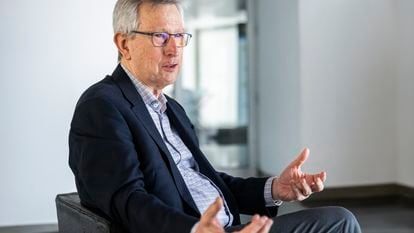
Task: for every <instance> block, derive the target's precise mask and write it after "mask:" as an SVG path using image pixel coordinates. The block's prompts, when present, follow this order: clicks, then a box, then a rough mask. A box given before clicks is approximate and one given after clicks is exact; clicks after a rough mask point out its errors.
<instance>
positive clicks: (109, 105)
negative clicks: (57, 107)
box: [69, 0, 360, 233]
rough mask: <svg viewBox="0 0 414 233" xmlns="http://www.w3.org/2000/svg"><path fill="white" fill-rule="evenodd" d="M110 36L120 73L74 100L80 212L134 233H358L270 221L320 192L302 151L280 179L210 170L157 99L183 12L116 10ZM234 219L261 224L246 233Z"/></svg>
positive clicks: (182, 40) (178, 52)
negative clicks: (284, 207)
mask: <svg viewBox="0 0 414 233" xmlns="http://www.w3.org/2000/svg"><path fill="white" fill-rule="evenodd" d="M113 27H114V32H115V35H114V41H115V44H116V46H117V48H118V51H119V61H120V64H119V65H118V66H117V67H116V69H115V71H114V72H113V74H112V75H110V76H107V77H105V78H104V79H103V80H102V81H100V82H98V83H96V84H95V85H93V86H91V87H90V88H89V89H88V90H87V91H85V93H84V94H83V95H82V96H81V97H80V99H79V102H78V104H77V106H76V110H75V113H74V116H73V120H72V124H71V129H70V135H69V147H70V155H69V163H70V167H71V169H72V171H73V173H74V174H75V179H76V185H77V189H78V192H79V196H80V198H81V201H82V204H83V205H85V206H88V207H90V208H93V209H95V210H97V211H100V212H101V213H102V214H104V215H106V216H107V217H108V218H110V219H111V220H112V221H113V222H114V223H117V224H119V225H120V226H122V227H123V229H124V230H126V231H128V232H134V233H141V232H142V233H167V232H168V233H175V232H176V233H186V232H187V233H190V232H196V233H203V232H225V231H231V232H233V231H237V230H239V232H242V233H266V232H347V233H349V232H360V230H359V226H358V223H357V222H356V220H355V218H354V217H353V215H352V214H351V213H349V212H348V211H347V210H345V209H343V208H338V207H327V208H316V209H310V210H305V211H301V212H297V213H293V214H288V215H283V216H280V217H274V216H276V214H277V209H278V206H279V205H280V204H281V203H282V201H297V200H298V201H300V200H303V199H305V198H307V197H308V196H309V195H311V194H312V193H313V192H319V191H322V189H323V183H324V181H325V179H326V174H325V173H324V172H321V173H319V174H314V175H311V174H305V173H303V172H302V171H301V165H302V164H303V163H304V162H305V160H306V159H307V157H308V155H309V150H308V149H305V150H304V151H303V152H302V153H300V154H299V156H298V157H297V158H296V159H295V160H294V161H293V162H292V163H291V164H290V165H289V166H288V167H287V168H286V169H285V170H284V172H282V174H280V176H279V177H267V178H248V179H243V178H237V177H232V176H230V175H227V174H224V173H219V172H217V171H216V170H214V168H213V167H212V166H211V165H210V163H209V162H208V161H207V159H206V158H205V156H204V155H203V153H202V152H201V151H200V149H199V144H198V139H197V136H196V134H195V132H194V127H193V125H192V124H191V122H190V120H189V119H188V118H187V115H186V113H185V111H184V109H183V108H182V107H181V106H180V105H179V104H178V103H177V102H176V101H175V100H174V99H172V98H170V97H168V96H167V95H165V94H163V92H162V90H163V89H164V88H165V87H166V86H168V85H170V84H173V83H174V82H175V81H176V78H177V75H178V72H179V70H180V66H181V62H182V55H183V49H184V47H185V46H186V45H187V43H188V42H189V39H190V38H191V35H190V34H188V33H186V32H185V28H184V23H183V18H182V13H181V7H180V5H179V2H177V1H175V0H152V1H151V0H118V2H117V3H116V6H115V9H114V13H113ZM239 213H245V214H252V215H253V214H255V213H257V214H256V215H254V216H253V218H252V221H251V222H250V223H249V224H247V225H246V226H242V225H240V218H239ZM259 215H262V217H260V216H259ZM272 224H273V225H272Z"/></svg>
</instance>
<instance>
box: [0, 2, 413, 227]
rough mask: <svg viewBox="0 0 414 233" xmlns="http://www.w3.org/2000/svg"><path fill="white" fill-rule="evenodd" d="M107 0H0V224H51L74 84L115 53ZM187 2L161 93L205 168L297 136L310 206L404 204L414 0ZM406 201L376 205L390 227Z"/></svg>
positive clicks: (246, 172)
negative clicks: (179, 112)
mask: <svg viewBox="0 0 414 233" xmlns="http://www.w3.org/2000/svg"><path fill="white" fill-rule="evenodd" d="M114 4H115V0H112V1H98V0H89V1H81V0H73V1H53V0H38V1H27V0H15V1H7V2H6V1H1V2H0V31H1V37H0V51H1V54H0V66H1V78H0V107H1V114H0V129H1V130H0V187H1V189H0V190H1V191H0V207H1V208H0V232H12V231H11V229H12V228H11V227H12V226H17V228H16V227H14V228H13V229H14V230H15V231H14V232H18V230H16V229H23V228H18V227H19V226H30V228H25V231H26V232H40V230H39V229H41V227H42V226H47V227H46V228H47V229H54V228H56V222H57V218H56V209H55V203H54V198H55V196H56V194H58V193H65V192H74V191H76V188H75V184H74V178H73V175H72V173H71V171H70V169H69V167H68V143H67V138H68V131H69V126H70V121H71V117H72V114H73V110H74V107H75V104H76V101H77V99H78V98H79V96H80V94H81V93H82V92H83V91H84V90H85V89H86V88H87V87H88V86H90V85H91V84H93V83H95V82H97V81H99V80H101V79H102V78H103V77H104V76H105V75H106V74H110V73H112V71H113V69H114V68H115V66H116V64H117V51H116V48H115V46H114V44H113V42H112V36H113V32H112V21H111V20H112V10H113V6H114ZM185 6H186V10H185V21H186V28H187V31H188V32H190V33H192V34H193V38H192V40H191V41H190V44H189V46H187V47H186V48H185V55H184V65H183V67H182V72H181V75H180V76H181V77H180V78H179V80H178V81H177V83H176V84H175V85H174V86H171V87H169V88H167V90H166V92H167V93H168V94H170V95H172V96H174V97H175V98H176V99H177V100H178V101H179V102H180V103H182V105H183V106H184V107H185V109H186V111H187V113H188V115H189V116H190V118H191V120H192V121H193V123H194V124H195V126H196V129H197V133H198V135H199V138H200V142H201V147H202V150H203V151H204V152H205V154H206V156H207V157H208V159H209V160H210V161H211V162H212V163H213V165H214V167H215V168H216V169H217V170H222V171H226V172H228V173H231V174H233V175H238V176H252V175H277V174H279V173H280V172H281V170H282V169H283V168H284V167H286V166H287V165H288V163H289V162H290V161H291V160H292V159H294V158H295V157H296V155H297V154H298V153H299V152H300V151H301V150H302V149H303V148H304V147H309V148H310V150H311V155H310V158H309V160H308V161H307V163H306V165H305V167H304V169H305V170H306V171H308V172H319V171H320V170H325V171H327V173H328V180H327V190H326V193H325V194H324V195H322V194H321V195H319V196H318V195H315V199H314V202H312V200H310V202H309V205H314V204H313V203H316V202H318V203H322V202H326V201H329V202H333V203H334V204H335V203H336V204H337V203H339V204H341V202H340V201H341V200H344V199H353V198H356V199H358V198H364V200H367V199H370V200H372V198H374V199H378V198H382V197H384V198H388V199H386V200H387V201H385V202H386V204H389V205H390V206H385V207H383V209H369V210H368V213H371V212H372V214H381V213H386V212H387V208H388V209H389V208H394V207H396V206H400V205H401V203H402V206H405V207H407V206H412V203H413V199H414V178H413V177H414V168H413V165H414V150H413V149H412V145H413V144H414V121H413V119H414V105H413V102H414V46H413V41H414V1H412V0H225V1H224V0H191V1H186V2H185ZM390 197H391V199H390ZM397 199H398V200H401V201H399V202H398V203H397V202H395V200H397ZM335 200H337V201H335ZM378 200H382V199H378ZM380 202H382V201H380ZM382 203H383V202H382ZM342 204H344V205H345V204H346V203H342ZM288 206H289V205H288ZM373 206H374V207H378V205H377V204H376V203H374V204H373ZM354 207H355V206H354ZM405 207H404V208H403V207H401V208H402V209H397V210H396V211H397V212H398V211H400V213H401V211H402V215H397V216H391V217H390V216H382V217H384V219H386V220H387V219H390V218H392V217H393V218H396V219H399V220H401V219H403V220H405V219H407V221H402V222H401V224H400V225H393V226H388V227H390V228H389V229H391V227H394V228H395V229H397V228H398V227H400V230H401V231H392V232H414V225H413V223H412V219H414V211H413V210H412V209H406V208H405ZM295 208H305V207H304V206H293V207H292V210H293V209H295ZM350 208H353V207H352V206H351V207H350ZM355 208H356V209H355V211H356V212H357V213H359V212H358V211H361V212H360V213H361V219H364V218H365V219H368V220H367V222H366V223H363V225H364V227H367V228H366V229H367V231H365V232H380V231H378V230H372V229H371V230H372V231H369V229H368V227H369V225H370V224H371V223H370V222H369V221H370V220H369V218H368V217H366V216H367V215H362V214H363V213H365V214H366V213H367V212H364V210H363V209H358V208H359V207H358V206H357V207H355ZM407 208H408V207H407ZM393 210H394V209H393ZM287 211H288V210H287ZM369 211H371V212H369ZM282 212H283V211H282ZM364 216H365V217H364ZM375 216H376V215H372V216H371V215H370V218H373V219H378V216H377V217H375ZM394 222H395V221H394ZM397 222H398V221H397ZM398 223H399V222H398ZM36 225H38V228H36V227H35V226H36ZM46 228H43V229H46ZM394 228H392V229H394ZM383 229H386V231H384V232H391V231H388V230H387V228H386V227H385V228H384V227H383ZM44 231H45V230H44ZM19 232H23V230H20V231H19Z"/></svg>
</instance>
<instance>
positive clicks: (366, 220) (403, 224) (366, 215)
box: [0, 203, 414, 233]
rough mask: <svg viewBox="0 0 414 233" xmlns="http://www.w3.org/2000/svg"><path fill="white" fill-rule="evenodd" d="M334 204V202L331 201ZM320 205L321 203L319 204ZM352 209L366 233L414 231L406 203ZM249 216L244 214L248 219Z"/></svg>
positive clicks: (37, 232) (25, 232) (43, 228)
mask: <svg viewBox="0 0 414 233" xmlns="http://www.w3.org/2000/svg"><path fill="white" fill-rule="evenodd" d="M329 204H332V203H329ZM318 205H320V204H318ZM341 206H344V207H346V208H348V209H349V210H351V211H352V212H353V213H354V215H355V216H356V218H357V219H358V221H359V223H360V225H361V228H362V232H364V233H414V207H413V206H412V205H406V204H404V203H392V204H387V203H384V204H372V203H369V204H364V205H361V204H355V203H353V204H341ZM304 208H306V207H304V206H303V205H302V204H300V203H284V204H283V205H282V206H281V208H280V211H279V212H280V214H285V213H290V212H293V211H297V210H301V209H304ZM248 219H249V217H248V216H243V220H244V221H247V220H248ZM56 232H57V226H56V225H54V224H50V225H38V226H36V225H34V226H18V227H0V233H56Z"/></svg>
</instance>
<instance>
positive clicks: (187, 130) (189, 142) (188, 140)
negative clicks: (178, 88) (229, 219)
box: [167, 101, 239, 223]
mask: <svg viewBox="0 0 414 233" xmlns="http://www.w3.org/2000/svg"><path fill="white" fill-rule="evenodd" d="M170 102H172V101H168V107H167V115H168V118H169V119H170V122H171V124H172V125H173V126H174V127H175V129H176V130H177V132H178V134H179V136H180V137H181V139H182V140H183V142H184V143H185V144H186V146H187V147H188V149H189V150H190V151H191V153H192V155H193V157H194V159H195V160H196V161H197V164H198V166H199V168H200V172H201V173H202V174H204V175H205V176H207V177H208V178H209V179H210V180H211V181H213V182H214V184H216V185H217V186H218V187H219V188H220V190H221V192H222V193H223V195H224V197H225V198H226V203H227V205H228V206H229V208H230V209H231V210H233V211H232V213H233V215H237V216H234V219H235V222H236V223H237V222H238V221H239V220H238V212H239V211H238V207H237V203H236V200H235V199H234V197H233V194H232V193H231V191H230V190H229V189H228V187H227V185H226V184H225V183H224V181H223V180H222V179H221V178H220V177H219V176H218V175H217V173H216V171H215V169H214V168H213V167H212V166H211V164H210V162H208V160H207V159H206V157H205V156H204V154H203V152H202V151H201V150H200V148H199V146H198V145H197V144H198V143H196V139H195V135H194V132H193V131H192V128H191V123H190V122H188V121H186V120H185V119H187V117H186V116H185V115H184V114H185V113H184V111H182V110H181V111H180V110H179V109H178V107H176V106H175V104H171V103H170ZM192 135H194V137H193V136H192Z"/></svg>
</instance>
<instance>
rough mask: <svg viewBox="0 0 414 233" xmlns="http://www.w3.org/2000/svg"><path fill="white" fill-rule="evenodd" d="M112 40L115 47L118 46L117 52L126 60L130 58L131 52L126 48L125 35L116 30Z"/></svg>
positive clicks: (126, 38) (126, 39) (126, 40)
mask: <svg viewBox="0 0 414 233" xmlns="http://www.w3.org/2000/svg"><path fill="white" fill-rule="evenodd" d="M114 42H115V45H116V47H117V48H118V52H119V53H120V54H121V55H122V58H123V59H126V60H129V59H131V54H130V52H129V48H128V37H127V35H125V34H123V33H120V32H117V33H116V34H115V35H114Z"/></svg>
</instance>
